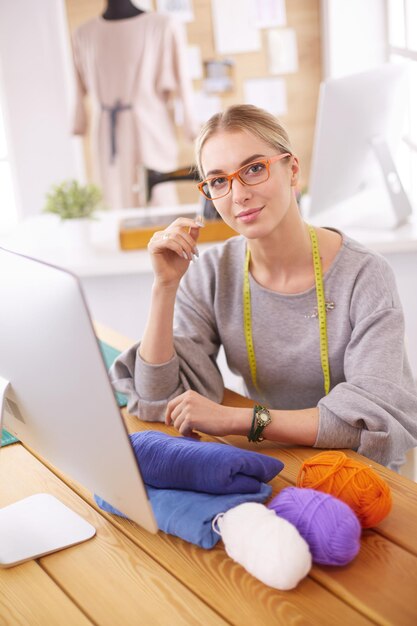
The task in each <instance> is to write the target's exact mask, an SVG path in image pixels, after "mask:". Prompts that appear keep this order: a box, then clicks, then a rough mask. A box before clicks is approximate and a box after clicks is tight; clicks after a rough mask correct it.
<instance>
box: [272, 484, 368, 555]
mask: <svg viewBox="0 0 417 626" xmlns="http://www.w3.org/2000/svg"><path fill="white" fill-rule="evenodd" d="M268 508H269V509H272V510H274V511H275V513H276V514H277V515H279V517H283V518H284V519H286V520H287V521H288V522H290V523H291V524H293V525H294V526H295V527H296V528H297V530H298V532H299V533H300V535H301V536H302V537H303V538H304V539H305V540H306V542H307V543H308V545H309V547H310V552H311V556H312V557H313V561H314V562H315V563H321V564H322V565H347V563H350V561H352V560H353V559H354V558H355V556H356V555H357V554H358V552H359V549H360V537H361V525H360V523H359V520H358V518H357V517H356V515H355V513H354V512H353V511H352V509H351V508H350V507H349V506H348V505H347V504H345V502H342V500H339V499H338V498H335V497H334V496H332V495H330V494H328V493H323V492H321V491H316V490H315V489H304V488H299V487H287V488H286V489H283V490H282V491H281V492H280V493H279V494H278V495H277V496H275V498H274V499H273V500H271V502H270V503H269V504H268Z"/></svg>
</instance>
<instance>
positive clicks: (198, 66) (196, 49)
mask: <svg viewBox="0 0 417 626" xmlns="http://www.w3.org/2000/svg"><path fill="white" fill-rule="evenodd" d="M187 56H188V72H189V75H190V78H191V79H192V80H201V79H202V78H203V64H202V62H201V48H200V46H187Z"/></svg>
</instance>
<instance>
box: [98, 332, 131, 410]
mask: <svg viewBox="0 0 417 626" xmlns="http://www.w3.org/2000/svg"><path fill="white" fill-rule="evenodd" d="M99 344H100V348H101V353H102V355H103V358H104V362H105V364H106V367H107V369H110V367H111V366H112V365H113V361H114V360H115V359H116V358H117V357H118V356H119V354H120V350H116V348H113V346H109V344H107V343H104V341H99ZM116 398H117V402H118V404H119V406H120V407H123V406H126V405H127V398H126V396H124V395H123V394H122V393H119V392H117V393H116Z"/></svg>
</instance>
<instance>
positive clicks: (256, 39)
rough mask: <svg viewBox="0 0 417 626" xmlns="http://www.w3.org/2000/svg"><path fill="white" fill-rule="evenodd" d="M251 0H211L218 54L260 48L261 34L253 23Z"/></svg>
mask: <svg viewBox="0 0 417 626" xmlns="http://www.w3.org/2000/svg"><path fill="white" fill-rule="evenodd" d="M251 2H252V0H212V3H211V11H212V18H213V31H214V44H215V48H216V52H217V53H218V54H236V53H239V52H253V51H256V50H260V49H261V36H260V33H259V30H258V29H257V28H256V26H255V25H254V23H253V16H252V12H251V9H252V4H251Z"/></svg>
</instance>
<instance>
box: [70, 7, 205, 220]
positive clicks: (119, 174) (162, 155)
mask: <svg viewBox="0 0 417 626" xmlns="http://www.w3.org/2000/svg"><path fill="white" fill-rule="evenodd" d="M181 29H182V26H181V24H179V23H177V22H176V21H175V20H174V19H173V18H171V17H170V16H167V15H161V14H158V13H142V14H141V15H138V16H135V17H131V18H128V19H122V20H117V21H108V20H105V19H103V18H102V17H96V18H94V19H92V20H89V21H88V22H86V23H85V24H82V25H81V26H79V27H78V28H77V29H76V30H75V32H74V34H73V52H74V66H75V74H76V87H77V88H76V103H75V115H74V124H73V133H74V134H77V135H83V134H85V132H86V130H87V112H86V109H85V96H86V94H87V93H88V94H89V97H90V102H91V124H92V128H91V137H92V154H93V168H94V178H95V181H96V182H97V183H98V184H99V185H100V187H101V188H102V190H103V194H104V199H105V202H106V204H107V205H108V206H109V207H110V208H113V209H119V208H127V207H135V206H139V200H140V195H139V194H138V190H137V183H138V182H139V180H140V171H141V166H143V165H144V166H146V167H147V168H150V169H155V170H159V171H169V170H172V169H174V168H175V167H177V150H178V146H177V138H176V131H175V125H174V122H173V109H172V96H174V95H176V96H177V97H178V98H179V100H180V101H181V102H182V106H183V111H184V116H183V117H184V123H183V125H184V132H185V135H186V137H187V138H188V139H189V140H192V139H193V138H194V136H195V134H196V130H197V129H196V124H195V121H194V119H193V115H192V89H191V80H190V79H189V76H188V72H187V62H186V57H185V36H184V33H183V31H182V30H181ZM117 105H118V108H119V110H118V111H116V108H117ZM112 118H113V125H112ZM154 191H155V193H154V194H153V197H152V204H171V203H173V202H174V203H175V202H176V194H175V190H174V188H173V185H171V184H170V183H166V184H163V185H159V187H155V190H154Z"/></svg>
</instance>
